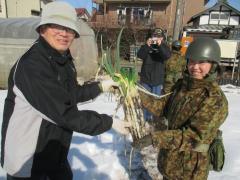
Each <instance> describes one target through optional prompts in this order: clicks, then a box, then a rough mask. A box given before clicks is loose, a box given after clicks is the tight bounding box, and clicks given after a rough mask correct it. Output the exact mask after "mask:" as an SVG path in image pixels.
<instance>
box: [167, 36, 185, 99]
mask: <svg viewBox="0 0 240 180" xmlns="http://www.w3.org/2000/svg"><path fill="white" fill-rule="evenodd" d="M181 48H182V45H181V42H180V41H178V40H176V41H173V42H172V55H171V57H170V58H169V59H168V61H166V64H165V76H164V84H163V92H164V93H165V94H166V93H170V92H171V89H172V87H173V85H174V84H175V83H176V82H177V81H178V79H181V78H182V77H183V72H184V70H185V69H186V60H185V58H184V57H183V56H182V55H181V52H180V50H181Z"/></svg>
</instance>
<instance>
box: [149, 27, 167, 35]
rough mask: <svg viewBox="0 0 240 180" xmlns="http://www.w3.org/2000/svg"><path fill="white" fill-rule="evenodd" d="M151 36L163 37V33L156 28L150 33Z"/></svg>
mask: <svg viewBox="0 0 240 180" xmlns="http://www.w3.org/2000/svg"><path fill="white" fill-rule="evenodd" d="M152 35H153V36H157V37H164V31H163V30H162V29H161V28H157V29H155V30H154V31H153V33H152Z"/></svg>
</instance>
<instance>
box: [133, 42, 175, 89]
mask: <svg viewBox="0 0 240 180" xmlns="http://www.w3.org/2000/svg"><path fill="white" fill-rule="evenodd" d="M170 56H171V52H170V49H169V48H168V46H167V45H166V44H164V43H162V44H161V45H160V46H158V47H157V48H156V49H155V50H154V49H152V48H151V47H149V46H148V45H147V44H145V45H142V46H141V48H140V49H139V51H138V53H137V57H138V58H140V59H142V60H143V64H142V68H141V72H140V81H141V82H144V83H147V84H149V85H153V86H157V85H160V84H163V81H164V61H166V60H167V59H168V58H170Z"/></svg>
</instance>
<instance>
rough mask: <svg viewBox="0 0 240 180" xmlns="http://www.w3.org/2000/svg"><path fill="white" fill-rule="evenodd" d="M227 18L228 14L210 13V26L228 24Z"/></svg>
mask: <svg viewBox="0 0 240 180" xmlns="http://www.w3.org/2000/svg"><path fill="white" fill-rule="evenodd" d="M229 17H230V13H229V12H217V11H215V12H211V14H210V24H228V20H229Z"/></svg>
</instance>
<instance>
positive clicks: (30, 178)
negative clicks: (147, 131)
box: [1, 1, 128, 180]
mask: <svg viewBox="0 0 240 180" xmlns="http://www.w3.org/2000/svg"><path fill="white" fill-rule="evenodd" d="M36 30H37V32H38V33H39V35H40V36H39V38H38V39H37V41H36V42H35V43H34V44H33V45H32V46H31V47H30V48H29V49H28V51H27V52H26V53H25V54H23V55H22V57H20V59H19V60H18V61H17V62H16V63H15V65H14V66H13V67H12V69H11V72H10V75H9V82H8V94H7V98H6V100H5V105H4V113H3V123H2V145H1V148H2V149H1V165H2V167H3V169H4V170H5V171H6V172H7V179H8V180H18V179H24V180H47V179H48V180H71V179H72V178H73V174H72V171H71V167H70V165H69V163H68V160H67V155H68V151H69V147H70V143H71V139H72V134H73V131H75V132H79V133H83V134H87V135H92V136H95V135H98V134H101V133H103V132H105V131H108V130H109V129H111V128H113V129H114V130H116V131H117V132H119V133H122V134H127V133H128V131H127V129H126V127H127V126H128V124H127V123H125V122H124V121H120V120H117V119H115V120H113V119H112V117H110V116H108V115H106V114H99V113H97V112H95V111H90V110H81V111H79V110H78V108H77V103H78V102H84V101H88V100H90V99H93V98H95V97H97V96H98V95H99V94H100V93H101V92H105V91H108V90H109V89H110V87H112V86H114V85H116V83H114V82H113V81H112V80H103V81H101V82H94V83H89V84H84V85H82V86H80V85H78V84H77V80H76V77H77V74H76V69H75V66H74V64H73V58H72V56H71V53H70V51H69V47H70V45H71V44H72V42H73V40H74V39H75V38H79V36H80V34H79V29H78V27H77V15H76V12H75V9H74V8H73V7H72V6H70V5H69V4H67V3H65V2H60V1H54V2H52V3H48V4H47V5H46V6H44V8H43V10H42V18H41V21H40V23H39V25H38V26H37V28H36Z"/></svg>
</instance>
